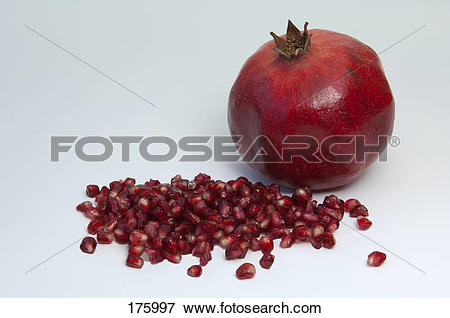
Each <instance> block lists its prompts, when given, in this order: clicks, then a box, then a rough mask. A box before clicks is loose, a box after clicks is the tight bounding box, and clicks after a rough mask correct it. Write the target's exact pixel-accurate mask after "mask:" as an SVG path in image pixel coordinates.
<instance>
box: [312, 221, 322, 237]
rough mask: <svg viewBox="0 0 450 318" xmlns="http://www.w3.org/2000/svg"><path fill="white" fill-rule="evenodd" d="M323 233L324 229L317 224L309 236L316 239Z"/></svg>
mask: <svg viewBox="0 0 450 318" xmlns="http://www.w3.org/2000/svg"><path fill="white" fill-rule="evenodd" d="M324 232H325V227H324V226H323V225H322V224H320V223H318V224H316V225H315V226H313V228H312V232H311V235H312V237H313V238H318V237H320V236H322V235H323V233H324Z"/></svg>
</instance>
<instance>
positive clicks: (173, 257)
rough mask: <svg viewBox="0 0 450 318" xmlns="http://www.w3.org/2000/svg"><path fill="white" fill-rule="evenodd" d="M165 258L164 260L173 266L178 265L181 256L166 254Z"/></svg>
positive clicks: (178, 254)
mask: <svg viewBox="0 0 450 318" xmlns="http://www.w3.org/2000/svg"><path fill="white" fill-rule="evenodd" d="M165 258H166V260H168V261H169V262H171V263H174V264H179V263H180V262H181V254H180V253H176V254H168V253H166V255H165Z"/></svg>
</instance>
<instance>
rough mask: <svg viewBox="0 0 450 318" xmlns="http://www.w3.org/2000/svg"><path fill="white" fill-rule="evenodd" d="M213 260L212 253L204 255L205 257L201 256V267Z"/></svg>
mask: <svg viewBox="0 0 450 318" xmlns="http://www.w3.org/2000/svg"><path fill="white" fill-rule="evenodd" d="M211 259H212V255H211V252H207V253H204V254H203V255H201V256H200V266H206V265H208V263H209V261H211Z"/></svg>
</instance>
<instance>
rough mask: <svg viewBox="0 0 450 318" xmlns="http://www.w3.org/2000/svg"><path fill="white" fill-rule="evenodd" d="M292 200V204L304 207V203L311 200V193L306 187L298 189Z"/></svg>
mask: <svg viewBox="0 0 450 318" xmlns="http://www.w3.org/2000/svg"><path fill="white" fill-rule="evenodd" d="M292 198H293V200H294V202H296V203H297V204H300V205H301V206H304V205H305V204H306V202H309V201H311V200H312V193H311V190H310V189H309V188H308V187H303V188H298V189H297V190H295V192H294V194H293V195H292Z"/></svg>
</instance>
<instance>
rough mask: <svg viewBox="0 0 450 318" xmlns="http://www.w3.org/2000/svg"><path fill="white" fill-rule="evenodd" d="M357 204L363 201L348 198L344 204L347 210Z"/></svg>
mask: <svg viewBox="0 0 450 318" xmlns="http://www.w3.org/2000/svg"><path fill="white" fill-rule="evenodd" d="M357 205H361V203H360V202H359V201H358V200H356V199H348V200H347V201H345V204H344V209H345V212H350V211H351V210H353V208H354V207H355V206H357Z"/></svg>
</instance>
